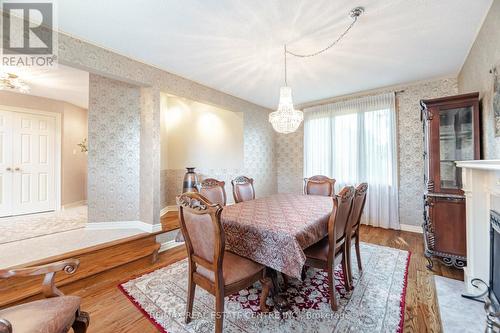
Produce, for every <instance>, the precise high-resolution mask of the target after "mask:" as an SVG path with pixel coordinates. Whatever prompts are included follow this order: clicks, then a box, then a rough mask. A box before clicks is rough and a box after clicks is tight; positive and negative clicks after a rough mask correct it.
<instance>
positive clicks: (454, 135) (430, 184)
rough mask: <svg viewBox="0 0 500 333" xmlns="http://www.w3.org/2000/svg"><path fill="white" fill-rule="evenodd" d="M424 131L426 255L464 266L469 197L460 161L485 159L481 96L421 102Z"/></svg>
mask: <svg viewBox="0 0 500 333" xmlns="http://www.w3.org/2000/svg"><path fill="white" fill-rule="evenodd" d="M420 105H421V119H422V121H423V129H424V166H425V167H424V180H425V192H424V224H423V230H424V242H425V256H426V257H427V259H428V261H429V264H428V266H427V267H428V268H429V269H432V266H433V262H432V258H437V259H439V260H441V261H442V262H443V263H444V264H446V265H448V266H454V267H457V268H461V267H463V266H465V264H466V261H467V253H466V239H465V196H464V193H463V191H462V190H461V188H462V171H461V170H460V168H458V167H457V166H456V164H455V162H456V161H466V160H478V159H480V135H479V128H480V125H479V94H478V93H471V94H465V95H458V96H450V97H443V98H436V99H428V100H421V101H420Z"/></svg>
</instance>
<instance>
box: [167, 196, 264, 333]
mask: <svg viewBox="0 0 500 333" xmlns="http://www.w3.org/2000/svg"><path fill="white" fill-rule="evenodd" d="M177 206H178V208H179V220H180V225H181V230H182V233H183V235H184V239H185V243H186V248H187V252H188V262H189V282H188V297H187V305H186V323H189V322H191V320H192V311H193V302H194V295H195V288H196V286H197V285H198V286H200V287H201V288H203V289H205V290H206V291H208V292H209V293H211V294H212V295H214V296H215V332H216V333H221V332H222V327H223V320H224V297H226V296H228V295H231V294H233V293H235V292H238V291H240V290H242V289H244V288H248V287H250V286H251V285H253V284H254V283H255V282H257V281H260V282H261V284H262V293H261V296H260V309H261V311H262V312H268V311H269V309H268V308H267V306H266V299H267V296H268V295H269V290H270V288H271V280H270V279H269V278H268V277H266V276H265V266H263V265H261V264H258V263H256V262H254V261H252V260H250V259H247V258H244V257H241V256H239V255H237V254H234V253H232V252H229V251H226V250H225V236H224V229H223V226H222V223H221V219H220V216H221V213H222V206H221V205H219V204H211V203H210V202H209V200H208V199H207V198H205V197H204V196H203V195H201V194H199V193H192V192H190V193H184V194H182V195H180V196H178V197H177Z"/></svg>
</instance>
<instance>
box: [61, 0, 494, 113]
mask: <svg viewBox="0 0 500 333" xmlns="http://www.w3.org/2000/svg"><path fill="white" fill-rule="evenodd" d="M491 3H492V0H473V1H472V0H439V1H438V0H412V1H408V0H358V1H355V2H353V1H349V0H337V1H333V0H273V1H269V0H182V1H181V0H149V1H140V0H106V1H102V0H101V1H98V0H92V1H81V0H64V1H58V21H59V22H58V23H59V29H60V30H61V31H64V32H67V33H70V34H72V35H74V36H77V37H80V38H83V39H85V40H88V41H90V42H93V43H95V44H97V45H100V46H103V47H106V48H108V49H112V50H115V51H117V52H119V53H121V54H124V55H127V56H130V57H132V58H136V59H138V60H142V61H144V62H146V63H149V64H152V65H155V66H157V67H159V68H162V69H165V70H167V71H170V72H172V73H176V74H179V75H181V76H183V77H186V78H189V79H192V80H194V81H197V82H200V83H202V84H205V85H207V86H210V87H213V88H216V89H219V90H222V91H224V92H227V93H229V94H232V95H235V96H238V97H241V98H244V99H246V100H250V101H252V102H255V103H257V104H260V105H264V106H267V107H270V108H274V107H275V106H276V104H277V102H278V91H279V87H280V86H281V85H282V83H283V56H282V50H283V44H284V43H287V44H288V47H289V49H290V50H293V51H296V52H311V51H314V50H316V49H319V48H322V47H324V46H326V45H328V44H329V43H330V42H331V41H332V40H334V39H335V38H337V36H338V35H339V34H340V32H342V31H343V29H344V28H345V27H346V26H347V25H348V24H349V23H350V19H349V18H348V16H347V14H348V12H349V10H350V9H351V8H353V7H355V6H363V7H365V9H366V11H365V14H364V15H363V16H362V17H361V18H360V19H359V21H358V24H357V25H356V26H355V27H354V28H353V30H352V31H351V33H349V34H348V35H347V36H346V37H345V39H344V40H343V41H342V42H341V43H340V44H339V45H337V46H335V47H334V48H332V49H331V50H329V51H328V52H327V53H324V54H322V55H320V56H317V57H314V58H310V59H297V58H289V61H288V65H289V68H288V70H289V73H288V77H289V85H290V86H291V87H292V88H293V92H294V99H295V102H296V103H297V104H299V103H303V102H307V101H312V100H318V99H323V98H327V97H332V96H338V95H342V94H347V93H353V92H358V91H362V90H366V89H372V88H377V87H381V86H387V85H392V84H398V83H404V82H410V81H415V80H422V79H428V78H434V77H440V76H446V75H455V74H457V73H458V71H459V70H460V68H461V66H462V64H463V62H464V60H465V58H466V56H467V54H468V52H469V49H470V47H471V45H472V43H473V41H474V38H475V36H476V34H477V32H478V30H479V28H480V26H481V23H482V21H483V19H484V17H485V16H486V14H487V11H488V9H489V7H490V6H491Z"/></svg>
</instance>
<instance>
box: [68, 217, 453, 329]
mask: <svg viewBox="0 0 500 333" xmlns="http://www.w3.org/2000/svg"><path fill="white" fill-rule="evenodd" d="M361 240H362V241H363V242H368V243H374V244H379V245H384V246H389V247H395V248H400V249H405V250H409V251H411V252H412V256H411V260H410V265H409V273H408V287H407V295H406V314H405V332H439V331H440V321H439V315H438V310H437V304H436V300H435V289H434V283H433V281H432V275H433V273H432V272H430V271H428V270H427V269H426V267H425V264H426V262H427V261H426V259H425V258H424V256H423V241H422V235H421V234H415V233H410V232H404V231H394V230H385V229H379V228H373V227H366V226H362V229H361ZM185 257H186V253H185V250H184V247H183V246H182V247H178V248H175V249H172V250H169V251H167V252H164V253H161V254H160V256H159V260H158V262H157V263H156V264H154V265H151V263H150V261H149V260H148V259H147V258H146V259H141V260H138V261H135V262H133V263H129V264H126V265H124V266H121V267H118V268H114V269H112V270H109V271H107V272H104V273H101V274H99V275H96V276H93V277H89V278H86V279H83V280H80V281H77V282H75V283H72V284H69V285H67V286H65V287H63V288H62V290H63V292H64V293H66V294H71V295H79V296H81V297H83V303H82V309H83V310H84V311H87V312H89V313H90V327H89V332H99V333H104V332H140V333H148V332H157V330H156V328H155V327H154V326H153V325H152V324H151V323H150V322H149V321H148V320H147V319H146V318H145V317H144V316H143V315H142V314H141V313H140V312H139V311H138V310H137V309H136V308H135V306H134V305H132V303H131V302H130V301H129V300H128V299H127V298H126V297H125V296H124V295H123V294H122V293H121V292H120V291H119V290H118V288H117V287H116V286H117V285H118V284H119V283H120V282H122V281H125V280H128V279H130V278H131V277H133V276H139V275H141V274H144V273H146V272H148V271H151V270H154V269H155V268H159V267H163V266H166V265H169V264H172V263H173V262H175V261H178V260H181V259H183V258H185ZM435 274H437V275H442V276H445V277H449V278H454V279H463V274H462V272H461V271H458V270H453V269H450V268H447V267H445V266H443V265H440V264H436V265H435Z"/></svg>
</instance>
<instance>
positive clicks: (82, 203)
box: [61, 200, 87, 210]
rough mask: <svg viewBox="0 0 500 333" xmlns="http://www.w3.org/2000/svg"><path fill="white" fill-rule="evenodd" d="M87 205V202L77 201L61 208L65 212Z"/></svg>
mask: <svg viewBox="0 0 500 333" xmlns="http://www.w3.org/2000/svg"><path fill="white" fill-rule="evenodd" d="M85 205H87V200H80V201H75V202H72V203H69V204H66V205H64V206H61V209H62V210H65V209H70V208H75V207H79V206H85Z"/></svg>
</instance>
